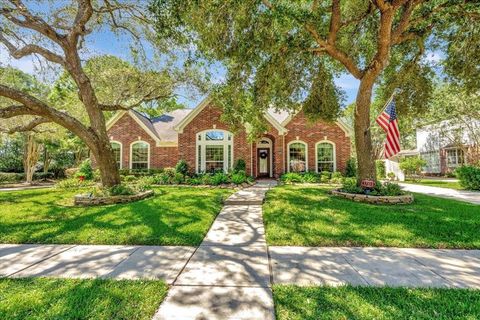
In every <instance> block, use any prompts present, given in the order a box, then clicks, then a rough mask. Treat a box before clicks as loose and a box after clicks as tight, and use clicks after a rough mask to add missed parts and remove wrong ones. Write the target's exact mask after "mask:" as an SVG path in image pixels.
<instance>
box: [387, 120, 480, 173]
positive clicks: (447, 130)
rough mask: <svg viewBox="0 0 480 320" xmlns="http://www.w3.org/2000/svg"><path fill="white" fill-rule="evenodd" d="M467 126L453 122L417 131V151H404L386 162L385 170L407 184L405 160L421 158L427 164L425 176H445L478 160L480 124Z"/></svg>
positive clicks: (478, 122) (476, 122)
mask: <svg viewBox="0 0 480 320" xmlns="http://www.w3.org/2000/svg"><path fill="white" fill-rule="evenodd" d="M464 123H465V125H459V124H455V125H454V124H452V122H451V121H442V122H440V123H434V124H429V125H426V126H423V127H420V128H418V129H417V130H416V144H417V145H416V148H415V149H414V150H402V151H401V152H400V153H399V154H398V156H396V157H394V158H391V159H389V160H386V162H385V164H386V170H387V173H388V172H394V173H395V174H396V176H397V178H398V179H399V180H401V181H403V180H404V176H403V173H402V172H401V170H400V168H399V167H398V163H399V161H400V159H401V158H403V157H410V156H420V157H421V158H422V159H424V160H425V161H426V163H427V164H426V166H425V167H424V168H422V172H423V173H424V174H425V175H432V176H435V175H446V174H449V173H452V172H453V171H454V170H455V169H456V168H457V167H459V166H461V165H464V164H470V163H476V162H477V161H478V160H479V154H478V151H479V147H480V146H479V142H478V139H479V138H480V121H478V120H466V121H465V122H464ZM466 124H468V125H466Z"/></svg>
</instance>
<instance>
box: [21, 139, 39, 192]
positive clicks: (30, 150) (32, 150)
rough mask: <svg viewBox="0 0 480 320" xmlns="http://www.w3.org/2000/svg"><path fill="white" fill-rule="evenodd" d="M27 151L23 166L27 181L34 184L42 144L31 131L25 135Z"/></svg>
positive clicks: (24, 155)
mask: <svg viewBox="0 0 480 320" xmlns="http://www.w3.org/2000/svg"><path fill="white" fill-rule="evenodd" d="M25 138H26V139H25V140H26V141H25V149H24V150H25V152H24V154H23V167H24V170H25V182H26V183H28V184H32V182H33V174H34V173H35V166H36V165H37V162H38V158H39V157H40V145H39V144H38V143H37V142H36V141H35V138H34V136H33V133H31V132H29V133H27V134H26V137H25Z"/></svg>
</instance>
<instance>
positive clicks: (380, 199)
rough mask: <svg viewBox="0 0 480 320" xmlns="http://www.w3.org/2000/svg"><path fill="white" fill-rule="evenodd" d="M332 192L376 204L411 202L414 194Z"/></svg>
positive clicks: (354, 199) (346, 197) (350, 198)
mask: <svg viewBox="0 0 480 320" xmlns="http://www.w3.org/2000/svg"><path fill="white" fill-rule="evenodd" d="M331 193H332V194H333V195H335V196H339V197H342V198H345V199H349V200H353V201H356V202H365V203H374V204H409V203H412V202H413V200H414V199H413V195H412V194H406V195H402V196H372V195H367V194H357V193H347V192H342V191H339V190H332V191H331Z"/></svg>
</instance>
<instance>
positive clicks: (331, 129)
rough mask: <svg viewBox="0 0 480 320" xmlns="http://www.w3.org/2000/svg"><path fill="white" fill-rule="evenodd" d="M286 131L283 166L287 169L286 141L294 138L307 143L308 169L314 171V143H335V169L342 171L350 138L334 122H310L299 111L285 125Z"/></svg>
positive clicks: (348, 151) (348, 153)
mask: <svg viewBox="0 0 480 320" xmlns="http://www.w3.org/2000/svg"><path fill="white" fill-rule="evenodd" d="M286 128H287V129H288V133H287V135H286V136H285V152H286V154H285V168H286V170H288V167H287V163H286V161H287V160H286V159H287V156H286V155H287V152H288V147H287V146H288V143H289V142H291V141H294V140H297V137H298V140H302V141H303V142H305V143H307V156H308V169H309V170H310V171H315V169H316V163H315V161H316V160H315V153H316V150H315V144H316V143H317V142H320V141H322V140H329V141H331V142H333V143H334V144H335V153H336V160H337V161H336V170H337V171H341V172H344V171H345V167H346V163H347V160H348V158H349V157H350V152H351V150H350V148H351V146H350V138H349V137H346V136H345V131H343V130H342V129H341V128H340V127H339V126H338V125H336V124H335V123H332V124H330V123H327V122H324V121H316V122H315V123H311V122H309V121H308V120H307V118H306V117H305V115H304V114H303V112H299V113H298V114H297V115H296V116H295V117H294V118H293V119H292V120H291V121H290V122H289V123H288V124H287V126H286Z"/></svg>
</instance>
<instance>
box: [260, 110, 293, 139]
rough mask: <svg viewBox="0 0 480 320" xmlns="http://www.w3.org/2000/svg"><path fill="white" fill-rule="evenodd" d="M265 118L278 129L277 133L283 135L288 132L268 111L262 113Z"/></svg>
mask: <svg viewBox="0 0 480 320" xmlns="http://www.w3.org/2000/svg"><path fill="white" fill-rule="evenodd" d="M264 116H265V119H267V121H268V122H270V124H271V125H272V126H273V127H274V128H275V129H277V130H278V134H279V135H284V134H286V133H287V132H288V130H287V129H286V128H285V127H284V126H282V125H281V124H280V123H279V122H278V121H277V120H275V118H274V117H272V116H271V115H270V114H269V113H268V112H265V113H264Z"/></svg>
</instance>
